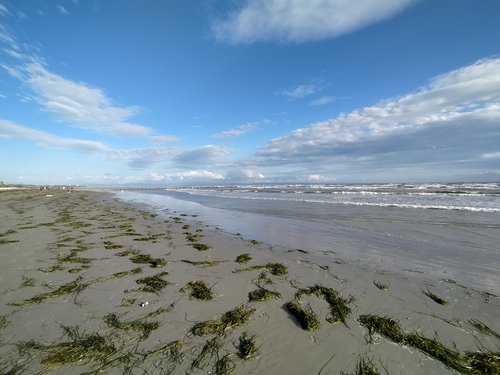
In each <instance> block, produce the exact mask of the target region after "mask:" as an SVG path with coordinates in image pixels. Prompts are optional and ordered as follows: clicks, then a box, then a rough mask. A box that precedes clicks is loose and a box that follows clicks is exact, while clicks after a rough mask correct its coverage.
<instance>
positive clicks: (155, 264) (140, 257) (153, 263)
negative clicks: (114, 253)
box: [129, 254, 167, 268]
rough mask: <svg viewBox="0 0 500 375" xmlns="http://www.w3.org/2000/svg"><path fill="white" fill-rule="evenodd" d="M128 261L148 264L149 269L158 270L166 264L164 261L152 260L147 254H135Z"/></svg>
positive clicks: (159, 259)
mask: <svg viewBox="0 0 500 375" xmlns="http://www.w3.org/2000/svg"><path fill="white" fill-rule="evenodd" d="M129 259H130V261H131V262H132V263H138V264H149V266H150V267H151V268H160V267H163V266H165V265H166V264H167V262H166V261H165V259H161V258H153V257H152V256H151V255H148V254H136V255H134V256H133V257H131V258H129Z"/></svg>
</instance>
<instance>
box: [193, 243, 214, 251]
mask: <svg viewBox="0 0 500 375" xmlns="http://www.w3.org/2000/svg"><path fill="white" fill-rule="evenodd" d="M191 246H192V247H193V248H195V249H196V250H198V251H206V250H210V249H211V248H212V246H210V245H207V244H204V243H192V244H191Z"/></svg>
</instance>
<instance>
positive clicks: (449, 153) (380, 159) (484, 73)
mask: <svg viewBox="0 0 500 375" xmlns="http://www.w3.org/2000/svg"><path fill="white" fill-rule="evenodd" d="M498 87H500V58H490V59H483V60H479V61H477V62H476V63H474V64H472V65H469V66H465V67H463V68H461V69H457V70H455V71H452V72H449V73H447V74H444V75H441V76H438V77H436V78H434V79H433V80H431V81H430V82H429V83H428V84H427V85H426V86H424V87H422V88H420V89H419V90H416V91H415V92H411V93H408V94H406V95H403V96H400V97H397V98H393V99H389V100H385V101H381V102H379V103H377V104H375V105H373V106H369V107H365V108H361V109H358V110H355V111H352V112H350V113H347V114H341V115H339V116H338V117H336V118H333V119H329V120H326V121H322V122H319V123H315V124H312V125H311V126H309V127H307V128H302V129H297V130H295V131H293V132H292V133H291V134H289V135H285V136H283V137H279V138H275V139H273V140H271V141H270V142H268V143H267V144H266V145H265V146H263V147H262V148H260V149H259V150H258V151H257V153H256V161H258V163H259V165H260V166H275V165H280V166H285V165H289V166H302V167H305V166H308V165H310V166H312V167H313V168H316V169H320V170H337V171H340V170H342V169H344V168H345V169H352V168H359V169H360V170H365V171H366V172H369V171H370V168H372V167H374V166H379V167H380V168H387V167H389V166H392V167H397V166H399V167H406V168H412V167H414V166H416V165H418V164H420V165H424V164H426V165H427V166H430V165H433V164H434V165H438V164H440V163H441V164H443V163H444V164H450V165H451V164H455V165H459V164H460V163H463V164H464V165H465V164H466V163H476V162H479V161H480V159H482V161H483V162H484V160H485V159H488V158H484V157H482V158H481V155H485V154H486V155H496V152H498V151H499V150H500V90H498Z"/></svg>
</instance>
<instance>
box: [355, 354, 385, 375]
mask: <svg viewBox="0 0 500 375" xmlns="http://www.w3.org/2000/svg"><path fill="white" fill-rule="evenodd" d="M379 374H380V372H378V371H377V369H376V368H375V365H374V364H373V361H372V360H371V359H369V358H365V357H363V358H360V360H359V361H358V364H357V365H356V375H379Z"/></svg>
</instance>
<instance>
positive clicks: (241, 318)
mask: <svg viewBox="0 0 500 375" xmlns="http://www.w3.org/2000/svg"><path fill="white" fill-rule="evenodd" d="M254 312H255V309H251V308H249V307H247V306H245V305H241V306H238V307H236V308H235V309H233V310H230V311H227V312H226V313H224V315H222V316H221V317H220V318H218V319H214V320H207V321H204V322H200V323H196V324H195V325H194V326H193V328H191V332H192V333H193V334H195V335H196V336H204V335H208V334H212V333H213V334H217V335H222V334H223V333H224V332H225V331H226V330H228V329H231V328H234V327H237V326H240V325H242V324H245V323H246V322H247V321H248V319H250V316H252V314H253V313H254Z"/></svg>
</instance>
